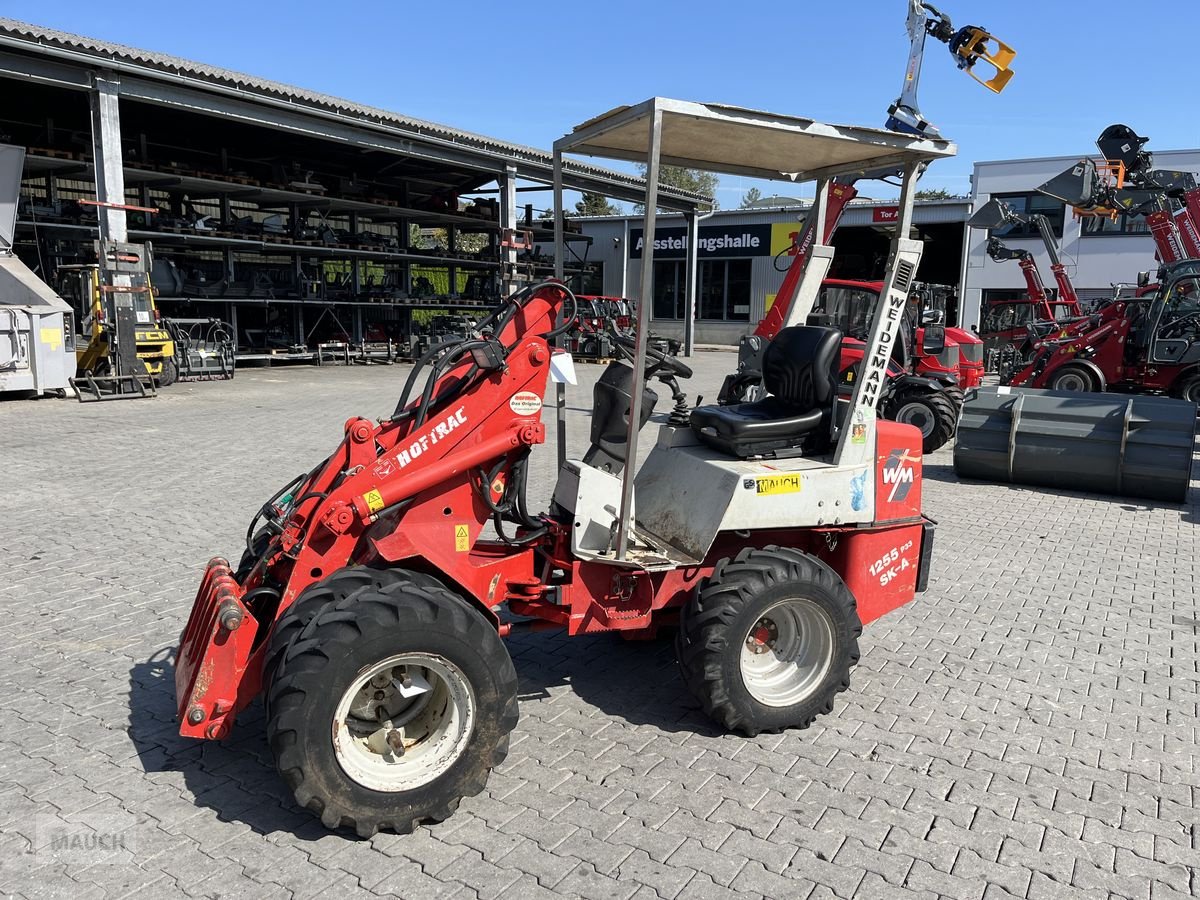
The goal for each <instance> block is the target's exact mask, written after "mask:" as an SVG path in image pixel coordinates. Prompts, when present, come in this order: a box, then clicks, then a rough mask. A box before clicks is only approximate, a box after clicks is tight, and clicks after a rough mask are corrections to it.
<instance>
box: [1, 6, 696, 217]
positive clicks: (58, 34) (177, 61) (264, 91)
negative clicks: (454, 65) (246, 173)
mask: <svg viewBox="0 0 1200 900" xmlns="http://www.w3.org/2000/svg"><path fill="white" fill-rule="evenodd" d="M6 39H7V40H6ZM0 44H7V45H8V46H13V47H18V48H20V49H23V50H27V51H30V52H35V53H36V52H38V50H39V49H42V50H45V49H47V48H49V49H53V50H65V51H72V52H74V53H79V54H83V55H85V56H87V57H90V58H91V59H94V60H96V61H98V62H104V63H106V64H108V65H110V66H112V67H113V68H116V69H118V70H120V69H122V68H124V67H127V66H132V67H135V68H137V69H139V70H140V71H141V72H142V73H143V74H146V75H150V74H157V75H158V76H160V77H161V76H164V75H165V76H178V77H187V78H194V79H197V80H199V81H202V82H204V81H207V82H211V83H213V84H219V85H223V86H225V87H230V88H235V89H237V90H239V91H241V92H243V93H245V94H249V95H254V94H259V95H261V96H263V97H266V98H274V99H280V100H286V101H288V102H290V103H295V104H299V105H307V106H310V107H312V108H314V109H320V110H323V111H326V112H332V113H335V114H337V115H341V116H345V117H348V118H351V119H360V120H362V121H364V122H369V123H375V124H379V125H386V126H390V127H393V128H398V129H400V130H403V131H404V132H406V133H408V134H410V135H414V134H415V135H418V136H420V135H427V136H429V137H431V138H436V139H437V140H438V141H443V142H444V141H449V142H452V143H454V144H456V145H458V146H461V147H463V148H467V149H475V150H480V151H484V152H487V153H493V154H500V155H503V156H507V157H512V158H514V159H517V160H521V159H525V160H528V161H530V162H534V163H537V164H539V165H549V164H550V163H551V161H552V158H551V154H550V153H548V152H547V151H545V150H538V149H537V148H535V147H527V146H524V145H522V144H514V143H511V142H509V141H501V140H497V139H496V138H490V137H487V136H486V135H482V134H475V133H473V132H470V131H463V130H462V129H458V128H451V127H450V126H448V125H439V124H438V123H436V122H427V121H425V120H424V119H414V118H412V117H410V116H402V115H399V114H398V113H394V112H391V111H389V110H386V109H380V108H378V107H374V106H365V105H363V104H360V103H355V102H353V101H351V100H346V99H343V98H341V97H334V96H331V95H329V94H322V93H319V92H316V91H309V90H306V89H304V88H299V87H295V86H293V85H289V84H283V83H281V82H278V81H269V80H267V79H264V78H256V77H255V76H253V75H246V74H244V73H242V72H234V71H231V70H229V69H222V68H220V67H218V66H210V65H206V64H204V63H198V62H194V61H193V60H189V59H181V58H180V57H177V56H170V55H169V54H165V53H155V52H153V51H150V50H141V49H139V48H137V47H129V46H126V45H124V44H115V43H111V42H109V41H100V40H96V39H94V38H89V37H84V36H82V35H78V34H70V33H68V32H65V31H56V30H55V29H52V28H44V27H42V26H40V25H33V24H30V23H28V22H20V21H17V20H15V19H6V18H2V17H0ZM564 168H566V169H568V170H570V171H574V172H578V173H581V174H589V173H591V174H594V175H598V176H600V177H602V178H605V179H608V180H616V181H621V182H625V183H626V184H628V185H640V184H642V183H643V181H642V179H640V178H638V177H636V176H633V175H628V174H626V173H624V172H616V171H613V170H611V169H605V168H603V167H601V166H593V165H588V164H586V163H580V162H578V161H576V160H565V161H564ZM664 188H665V186H664ZM664 188H660V190H663V189H664ZM666 190H667V192H669V193H670V194H671V195H672V196H674V197H677V198H680V199H684V200H690V201H695V202H700V203H708V202H711V199H712V198H710V197H705V196H703V195H701V194H694V193H691V192H690V191H683V190H679V189H678V188H666Z"/></svg>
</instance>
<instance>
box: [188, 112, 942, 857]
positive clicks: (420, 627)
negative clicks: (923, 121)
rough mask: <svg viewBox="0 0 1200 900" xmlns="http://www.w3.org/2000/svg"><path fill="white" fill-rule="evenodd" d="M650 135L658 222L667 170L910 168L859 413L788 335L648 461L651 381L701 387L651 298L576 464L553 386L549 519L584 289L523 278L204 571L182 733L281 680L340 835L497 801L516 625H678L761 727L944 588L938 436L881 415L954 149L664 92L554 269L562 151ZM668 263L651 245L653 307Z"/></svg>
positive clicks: (308, 795) (728, 713)
mask: <svg viewBox="0 0 1200 900" xmlns="http://www.w3.org/2000/svg"><path fill="white" fill-rule="evenodd" d="M647 147H648V150H647V152H646V153H645V155H644V156H642V158H643V159H645V160H646V163H647V166H648V173H649V177H648V178H647V189H646V197H645V204H644V206H645V210H646V211H645V220H646V221H645V223H644V227H645V233H647V234H653V233H654V218H655V212H656V206H657V201H658V193H657V182H658V178H657V173H658V171H659V165H660V160H661V161H670V162H671V163H672V164H674V161H676V160H679V161H680V164H684V163H683V161H684V160H685V159H686V164H687V165H689V166H692V167H696V168H701V169H708V170H715V171H728V169H729V167H735V168H736V171H738V172H741V173H746V174H749V176H750V177H754V178H772V177H773V178H779V177H780V172H781V171H788V172H794V173H799V175H798V178H799V180H813V179H814V178H816V177H822V178H823V177H827V176H828V175H833V174H843V173H847V172H852V171H855V170H857V169H859V168H860V167H861V166H862V165H863V164H864V163H866V164H870V165H882V164H884V163H887V164H888V165H895V166H899V167H900V168H901V170H902V172H903V175H902V186H901V193H900V198H901V199H900V204H899V212H898V221H899V226H900V227H899V228H898V229H897V233H896V236H895V237H894V238H893V242H892V248H893V249H892V254H891V262H890V263H889V266H888V272H887V277H886V279H885V282H884V290H883V291H882V292H881V293H880V294H879V303H878V309H877V310H876V312H875V315H874V316H873V317H872V325H871V330H870V333H869V334H868V336H867V340H866V347H867V352H866V355H865V361H864V365H863V374H862V377H861V378H860V379H859V381H858V383H857V384H856V386H855V388H854V390H853V392H852V395H851V397H850V398H849V400H848V401H841V400H840V399H839V396H838V390H837V371H838V370H837V363H838V354H839V348H840V345H841V339H842V334H841V332H840V331H839V330H838V329H836V328H820V327H812V326H806V325H798V326H791V327H787V328H783V329H781V330H780V331H779V332H778V334H776V335H775V337H774V339H773V340H772V341H771V342H770V345H769V346H768V347H767V349H766V353H765V356H764V362H765V365H764V368H763V377H764V380H765V383H766V386H767V388H768V390H769V391H770V396H768V397H766V398H765V399H764V400H762V401H759V402H754V403H743V404H736V405H732V406H703V407H697V408H694V409H692V410H691V411H690V414H689V415H688V416H687V418H686V421H685V422H682V423H681V422H678V421H674V422H668V423H665V424H663V425H661V426H660V427H659V428H658V434H657V439H656V441H655V442H654V445H653V447H652V449H651V450H650V452H649V454H648V456H646V458H645V459H644V461H642V460H641V458H640V457H639V454H638V452H637V445H638V440H639V433H640V431H641V429H642V428H643V427H644V426H645V425H646V424H647V422H648V420H649V418H650V415H651V414H652V412H653V408H654V404H655V401H656V399H657V395H656V394H655V393H654V391H653V390H651V389H650V387H649V386H648V383H649V382H654V381H657V382H660V383H663V384H666V385H667V386H668V388H670V389H671V391H672V393H673V394H678V393H679V388H678V383H677V381H678V379H680V378H687V377H689V376H690V375H691V370H690V369H689V368H688V367H687V365H686V364H685V363H684V362H683V361H682V360H679V359H677V358H674V357H671V356H668V355H666V354H664V353H660V352H657V351H655V350H654V349H653V348H652V347H650V346H648V332H649V328H648V325H649V319H650V315H649V309H650V305H649V303H648V302H645V300H644V299H643V300H642V301H641V302H639V303H638V310H637V311H638V318H639V321H638V324H637V328H636V330H635V332H634V336H625V337H624V338H623V339H622V340H623V343H624V344H625V345H626V346H627V347H628V348H629V349H630V352H631V354H632V355H633V358H634V364H633V365H632V366H630V365H627V364H625V363H623V362H613V363H610V364H609V366H608V367H607V368H606V369H605V371H604V373H603V374H602V376H601V378H600V379H599V381H598V383H597V385H596V387H595V390H594V397H593V411H592V416H591V446H590V447H589V448H588V449H587V451H586V452H585V453H584V454H583V456H582V458H570V457H569V456H568V453H567V442H566V394H565V390H566V388H565V385H563V384H562V383H561V382H560V383H559V384H558V385H557V388H556V393H557V396H556V401H557V402H556V404H555V411H556V426H557V431H558V435H559V440H558V450H559V467H558V480H557V483H556V485H555V487H554V491H553V500H552V502H551V503H550V506H549V507H548V509H547V510H546V511H545V512H542V513H534V512H533V511H532V510H531V509H530V508H529V505H528V500H527V498H526V486H527V484H528V482H529V473H530V453H531V451H532V450H533V448H535V447H536V446H537V445H538V444H540V443H542V442H543V441H544V440H545V434H546V427H545V425H544V424H543V422H542V421H541V412H542V407H543V402H544V398H545V397H546V390H547V383H548V380H549V375H550V370H551V356H552V344H553V343H554V342H555V341H556V340H558V339H559V338H560V336H561V335H564V334H565V333H566V332H567V331H569V329H570V328H571V326H572V324H573V322H574V320H575V318H576V316H577V309H578V307H577V301H576V299H575V298H574V296H573V295H572V294H571V292H570V291H569V290H568V289H567V288H566V286H565V285H564V284H562V283H561V282H558V281H556V282H549V283H542V284H539V285H534V286H530V287H528V288H526V289H524V290H522V291H520V292H518V293H517V294H515V295H513V296H512V297H509V298H508V299H507V300H505V301H504V302H503V303H502V304H501V305H500V306H499V307H498V308H497V309H496V310H495V311H494V312H493V313H492V314H491V315H490V316H489V317H487V318H486V319H485V320H484V321H483V322H481V323H479V324H478V325H477V326H476V332H475V334H474V335H472V336H467V337H464V338H462V339H459V340H454V341H449V342H447V343H446V344H444V345H441V346H438V347H433V348H430V351H429V352H428V353H427V354H426V355H425V356H424V357H423V358H422V359H421V360H420V361H419V362H418V364H417V365H416V367H415V368H414V369H413V371H412V373H411V374H410V375H409V376H408V379H407V381H406V384H405V386H404V389H403V391H402V394H401V397H400V400H399V402H398V403H397V405H396V408H395V411H394V412H393V413H392V414H391V415H388V416H386V417H384V418H383V419H380V420H372V419H367V418H360V417H351V418H349V419H348V420H347V421H346V424H345V428H344V435H343V437H342V440H341V442H340V444H339V445H338V446H337V447H336V448H335V449H334V450H333V452H332V453H331V454H330V455H329V456H328V457H327V458H325V459H324V460H320V461H318V462H317V463H316V465H315V466H314V467H313V468H312V470H311V471H308V472H305V473H303V474H301V475H299V476H298V477H296V478H294V479H292V480H291V481H290V482H288V483H287V484H286V485H284V486H283V487H282V488H280V489H279V490H277V491H276V492H275V493H274V494H273V495H272V496H271V498H270V499H269V500H268V501H267V502H266V503H265V504H263V505H262V507H261V509H260V511H259V513H258V514H257V515H256V516H255V517H254V518H253V520H252V521H251V523H250V526H249V528H248V529H247V548H246V551H245V553H244V555H243V557H242V560H241V562H240V563H239V564H238V565H237V566H231V565H230V564H229V562H228V561H226V560H225V559H222V558H217V559H213V560H212V561H211V562H210V563H209V564H208V567H207V570H206V572H205V574H204V576H203V579H202V581H201V585H200V589H199V592H198V594H197V596H196V599H195V602H194V604H193V607H192V612H191V615H190V617H189V619H188V623H187V626H186V628H185V629H184V631H183V635H182V637H181V641H180V646H179V650H178V653H177V655H176V672H175V684H176V690H177V699H178V709H179V716H180V732H181V734H183V735H186V736H189V737H195V738H201V739H210V740H216V739H221V738H224V737H226V736H227V735H229V733H230V731H231V729H232V727H233V724H234V719H235V717H236V716H237V714H238V713H239V712H240V711H241V710H243V709H245V708H246V707H247V706H248V705H249V704H250V703H251V702H252V701H254V699H255V698H257V697H258V696H260V695H262V696H263V697H264V699H265V707H266V720H267V724H266V731H267V741H268V744H269V745H270V749H271V753H272V754H273V756H274V758H275V762H276V765H277V767H278V769H279V772H280V774H281V775H282V777H283V778H284V780H285V781H286V782H287V784H288V786H289V787H290V788H291V790H292V791H293V792H294V795H295V798H296V801H297V803H298V804H300V805H301V806H303V807H306V808H307V809H309V810H311V811H312V812H314V813H315V814H317V815H318V816H320V818H321V821H322V822H323V823H324V824H325V825H327V826H328V827H330V828H349V829H353V830H355V831H357V832H358V834H360V835H364V836H366V835H371V834H373V833H374V832H375V831H377V830H379V829H381V828H382V829H392V830H396V831H400V832H407V831H410V830H411V829H412V828H413V827H414V825H415V824H416V823H417V822H420V821H422V820H426V819H433V820H441V819H444V818H446V817H447V816H449V815H451V814H452V813H453V811H454V810H455V809H456V808H457V806H458V803H459V801H460V799H461V798H462V797H465V796H470V795H473V794H476V793H478V792H479V791H480V790H482V789H483V787H484V784H485V782H486V780H487V777H488V773H489V771H490V770H491V769H492V768H493V767H494V766H496V765H497V764H499V763H500V762H501V761H502V760H503V759H504V757H505V754H506V752H507V749H508V741H509V733H510V732H511V731H512V729H513V727H514V726H515V725H516V722H517V716H518V710H517V676H516V672H515V669H514V666H513V663H512V660H511V659H510V657H509V654H508V651H507V649H506V647H505V644H504V641H503V638H504V637H505V636H507V635H509V634H511V633H513V632H515V631H518V630H521V629H526V628H563V629H565V630H566V631H567V633H568V634H571V635H580V634H594V633H598V632H621V633H622V634H625V635H630V636H645V637H649V636H652V635H654V634H655V633H656V632H657V631H658V630H659V629H661V628H664V627H671V628H677V629H678V637H677V643H676V646H677V653H678V658H679V666H680V671H681V673H682V676H683V680H684V682H685V684H686V685H687V687H688V689H689V690H690V691H691V692H692V693H693V694H694V696H695V697H696V698H697V700H698V702H699V703H700V706H701V707H702V708H703V709H704V711H705V712H706V713H708V714H709V715H710V716H712V717H713V718H714V719H715V720H716V721H717V722H719V723H720V724H721V725H723V726H724V727H726V728H729V729H735V730H738V731H741V732H744V733H747V734H751V735H753V734H756V733H758V732H762V731H772V732H773V731H778V730H781V729H785V728H803V727H806V726H807V725H809V724H810V723H811V722H812V721H813V720H814V719H815V718H816V717H817V716H819V715H822V714H825V713H828V712H830V711H831V710H832V709H833V704H834V698H835V697H836V695H837V693H838V692H839V691H842V690H845V689H846V687H847V686H848V685H849V683H850V672H851V669H852V667H853V666H854V664H855V663H856V662H857V661H858V658H859V649H858V643H857V639H858V637H859V635H860V633H861V631H862V627H863V625H864V624H865V623H868V622H871V621H872V620H874V619H877V618H878V617H880V616H882V615H884V614H886V613H887V612H889V611H890V610H893V609H895V608H897V607H899V606H901V605H903V604H905V603H907V602H909V601H911V600H912V599H913V598H914V596H915V594H916V593H917V592H918V591H921V590H924V588H925V584H926V579H927V578H928V573H929V568H930V559H931V553H932V535H933V528H934V525H933V523H932V522H931V521H930V520H928V519H926V518H925V517H924V516H923V515H922V513H921V485H922V479H921V459H922V457H921V440H920V436H919V434H918V433H917V431H916V430H915V429H914V428H912V427H910V426H907V425H901V424H897V423H895V422H887V421H878V420H877V416H876V411H877V409H878V406H879V403H880V400H881V397H882V394H883V381H884V377H885V374H884V373H885V370H886V367H887V363H888V360H889V357H890V353H889V348H890V347H891V346H892V344H893V342H894V341H895V340H896V334H897V329H898V328H899V324H900V314H901V312H902V311H903V308H904V306H905V304H906V303H907V299H908V288H909V286H910V283H911V280H912V276H913V274H914V273H915V271H916V269H917V266H918V265H919V263H920V257H921V250H922V247H921V244H920V242H918V241H913V240H910V239H908V238H907V234H908V229H909V225H910V223H911V220H912V203H913V195H914V193H915V189H916V179H917V175H918V172H919V171H920V170H921V169H923V168H924V167H925V166H926V165H927V164H929V163H930V162H932V161H934V160H936V159H939V158H944V157H948V156H950V155H952V154H953V153H954V146H953V145H952V144H950V143H948V142H946V141H942V140H933V139H929V138H921V137H916V136H912V135H901V134H896V133H894V132H889V131H883V130H879V129H871V128H855V127H850V126H842V125H838V126H831V125H826V124H824V123H820V122H815V121H813V120H811V119H807V118H796V117H792V116H781V115H773V114H770V113H765V112H762V111H752V110H746V109H740V108H735V107H727V106H719V105H715V104H699V103H689V102H684V101H677V100H668V99H664V98H653V99H651V100H648V101H646V102H644V103H641V104H638V105H636V106H629V107H621V108H618V109H616V110H613V111H612V112H610V113H608V114H605V115H603V116H600V117H598V118H596V119H593V120H591V121H589V122H587V123H585V124H584V125H581V126H579V127H578V128H577V129H575V131H573V132H571V133H570V134H568V135H567V136H566V137H564V138H562V139H560V140H559V141H558V142H556V143H555V146H554V173H555V175H554V177H555V184H556V189H555V209H556V212H557V213H558V214H557V215H556V216H555V221H556V223H558V224H557V225H556V231H559V234H558V235H556V245H557V247H558V254H557V258H558V262H559V266H558V267H559V268H560V271H561V266H562V261H563V259H564V254H563V251H562V240H561V222H562V215H561V212H560V211H561V210H562V208H563V204H562V180H561V178H562V175H561V173H562V160H563V153H564V152H567V151H570V152H574V153H580V154H589V155H603V156H616V157H617V158H624V159H633V160H635V161H636V159H637V156H634V155H632V154H633V153H634V149H633V148H637V151H638V152H639V153H640V150H641V148H647ZM814 258H815V257H814ZM652 262H653V246H652V245H651V246H648V247H647V249H646V253H645V259H644V266H643V272H642V287H641V297H642V298H646V297H649V296H651V279H652V277H653V265H652ZM803 280H804V282H805V283H807V282H808V280H809V279H808V277H806V278H804V279H803ZM818 281H819V279H818ZM804 313H805V315H807V310H804ZM631 410H637V412H638V414H637V415H631V414H630V411H631ZM639 463H640V465H639ZM635 500H636V503H635ZM489 525H490V526H491V531H492V532H493V533H494V536H493V534H489V533H485V528H487V527H488V526H489Z"/></svg>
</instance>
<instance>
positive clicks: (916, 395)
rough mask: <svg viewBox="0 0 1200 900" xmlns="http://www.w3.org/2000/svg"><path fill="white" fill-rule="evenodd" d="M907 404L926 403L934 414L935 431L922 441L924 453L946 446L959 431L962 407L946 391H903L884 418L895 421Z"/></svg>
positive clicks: (889, 405) (889, 407) (894, 399)
mask: <svg viewBox="0 0 1200 900" xmlns="http://www.w3.org/2000/svg"><path fill="white" fill-rule="evenodd" d="M907 403H924V404H925V405H926V406H928V407H929V409H930V410H931V411H932V412H933V417H934V424H933V429H932V430H931V431H930V432H929V434H927V435H925V436H924V437H923V438H922V440H921V451H922V452H924V453H932V452H933V451H934V450H938V449H940V448H941V447H943V446H945V444H946V443H947V442H948V441H949V440H950V439H951V438H952V437H954V433H955V431H957V430H958V417H959V414H960V412H961V411H962V407H961V406H958V405H956V404H955V402H954V400H953V399H952V398H951V397H950V395H949V394H948V393H946V392H945V391H929V392H926V391H902V392H901V393H900V394H898V395H897V396H896V397H895V398H893V400H892V402H891V403H889V404H888V411H887V414H886V415H885V416H884V418H887V419H892V421H895V419H893V418H892V417H893V416H894V415H895V411H896V410H898V409H900V408H901V407H903V406H904V405H905V404H907Z"/></svg>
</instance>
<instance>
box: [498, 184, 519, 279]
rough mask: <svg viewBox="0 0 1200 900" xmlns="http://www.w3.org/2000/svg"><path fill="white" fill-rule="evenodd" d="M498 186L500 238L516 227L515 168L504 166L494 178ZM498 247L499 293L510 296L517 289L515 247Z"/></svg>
mask: <svg viewBox="0 0 1200 900" xmlns="http://www.w3.org/2000/svg"><path fill="white" fill-rule="evenodd" d="M496 181H497V183H498V184H499V187H500V235H501V238H503V236H504V235H505V234H507V233H509V231H510V230H515V229H516V227H517V168H516V166H506V167H505V169H504V174H503V175H502V176H500V177H499V178H497V179H496ZM509 243H510V246H508V247H505V246H501V247H500V278H501V282H500V295H501V296H502V297H508V296H510V295H511V294H512V293H513V292H514V291H516V289H517V281H516V277H515V276H516V273H517V248H516V247H513V246H511V242H509Z"/></svg>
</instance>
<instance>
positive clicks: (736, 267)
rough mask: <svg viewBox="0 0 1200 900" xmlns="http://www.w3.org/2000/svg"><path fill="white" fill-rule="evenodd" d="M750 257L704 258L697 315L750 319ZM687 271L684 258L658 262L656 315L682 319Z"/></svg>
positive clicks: (699, 274)
mask: <svg viewBox="0 0 1200 900" xmlns="http://www.w3.org/2000/svg"><path fill="white" fill-rule="evenodd" d="M751 265H752V261H751V260H749V259H704V260H700V264H699V266H698V267H697V271H696V280H697V285H696V318H698V319H706V320H708V321H710V322H749V321H750V271H751ZM686 297H687V274H686V272H685V270H684V266H683V263H682V262H656V263H655V264H654V318H656V319H682V318H683V316H684V312H685V304H686Z"/></svg>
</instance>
